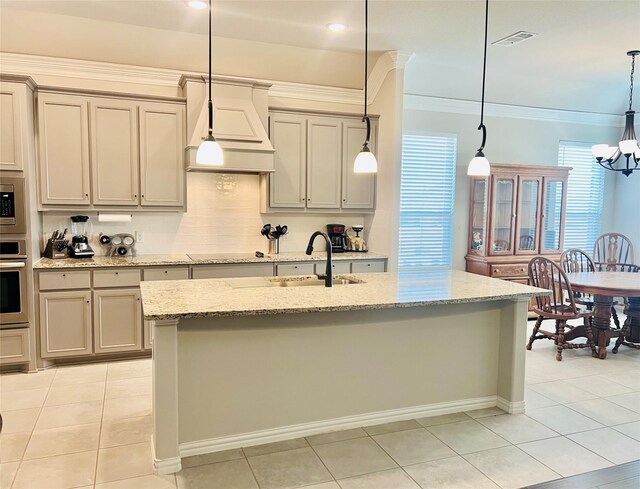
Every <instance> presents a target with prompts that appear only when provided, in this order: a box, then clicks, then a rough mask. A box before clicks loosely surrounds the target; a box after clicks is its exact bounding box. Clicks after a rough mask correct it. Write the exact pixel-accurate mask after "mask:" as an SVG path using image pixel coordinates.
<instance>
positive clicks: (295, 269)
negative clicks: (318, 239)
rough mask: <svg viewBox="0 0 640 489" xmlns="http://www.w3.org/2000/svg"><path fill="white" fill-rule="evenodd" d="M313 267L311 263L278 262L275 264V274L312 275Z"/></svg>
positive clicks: (280, 275)
mask: <svg viewBox="0 0 640 489" xmlns="http://www.w3.org/2000/svg"><path fill="white" fill-rule="evenodd" d="M314 273H315V268H314V266H313V263H278V264H277V265H276V275H277V276H278V277H286V276H290V275H313V274H314Z"/></svg>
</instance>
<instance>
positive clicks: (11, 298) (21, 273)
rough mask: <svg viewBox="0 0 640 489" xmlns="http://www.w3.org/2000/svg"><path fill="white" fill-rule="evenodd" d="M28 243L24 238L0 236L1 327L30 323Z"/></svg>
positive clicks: (13, 326)
mask: <svg viewBox="0 0 640 489" xmlns="http://www.w3.org/2000/svg"><path fill="white" fill-rule="evenodd" d="M26 244H27V243H26V240H24V239H8V238H5V237H2V238H0V329H4V328H9V327H11V328H15V327H20V326H25V327H27V326H28V323H29V304H28V298H27V274H28V269H27V251H26ZM23 323H24V324H23Z"/></svg>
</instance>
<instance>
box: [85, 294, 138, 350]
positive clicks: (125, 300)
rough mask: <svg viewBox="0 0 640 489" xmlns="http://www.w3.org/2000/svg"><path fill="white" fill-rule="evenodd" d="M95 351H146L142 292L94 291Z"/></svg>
mask: <svg viewBox="0 0 640 489" xmlns="http://www.w3.org/2000/svg"><path fill="white" fill-rule="evenodd" d="M93 336H94V345H93V346H94V352H95V353H107V352H122V351H131V350H140V349H142V305H141V300H140V289H138V288H136V289H133V288H130V289H127V288H121V289H106V290H94V291H93Z"/></svg>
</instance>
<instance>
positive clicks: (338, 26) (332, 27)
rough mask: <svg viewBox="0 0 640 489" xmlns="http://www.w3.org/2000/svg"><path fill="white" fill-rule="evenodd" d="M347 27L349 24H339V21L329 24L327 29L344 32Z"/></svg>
mask: <svg viewBox="0 0 640 489" xmlns="http://www.w3.org/2000/svg"><path fill="white" fill-rule="evenodd" d="M346 28H347V26H346V25H344V24H338V23H334V24H327V29H329V30H330V31H333V32H342V31H343V30H345V29H346Z"/></svg>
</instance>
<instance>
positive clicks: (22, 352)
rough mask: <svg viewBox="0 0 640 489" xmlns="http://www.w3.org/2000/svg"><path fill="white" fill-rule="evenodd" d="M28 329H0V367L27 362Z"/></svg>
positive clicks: (28, 346)
mask: <svg viewBox="0 0 640 489" xmlns="http://www.w3.org/2000/svg"><path fill="white" fill-rule="evenodd" d="M29 349H30V345H29V328H20V329H0V365H9V364H13V363H25V362H28V361H29Z"/></svg>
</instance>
